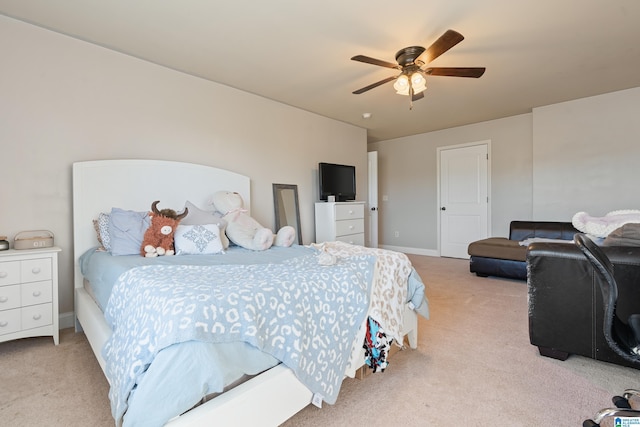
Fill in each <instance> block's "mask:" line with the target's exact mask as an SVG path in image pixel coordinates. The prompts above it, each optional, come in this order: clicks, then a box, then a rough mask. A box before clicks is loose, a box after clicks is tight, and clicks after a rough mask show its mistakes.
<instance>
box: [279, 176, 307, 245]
mask: <svg viewBox="0 0 640 427" xmlns="http://www.w3.org/2000/svg"><path fill="white" fill-rule="evenodd" d="M273 205H274V207H275V211H276V230H275V231H276V232H277V231H278V230H279V229H280V228H282V227H284V226H285V225H290V226H292V227H293V228H295V229H296V240H295V241H294V242H293V243H294V244H296V245H302V230H301V229H300V208H299V206H298V186H297V185H290V184H273Z"/></svg>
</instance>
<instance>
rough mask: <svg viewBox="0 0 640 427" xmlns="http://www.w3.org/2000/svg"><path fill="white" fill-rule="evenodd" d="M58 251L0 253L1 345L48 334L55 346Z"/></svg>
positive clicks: (57, 335) (56, 331) (52, 249)
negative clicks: (10, 341) (5, 342)
mask: <svg viewBox="0 0 640 427" xmlns="http://www.w3.org/2000/svg"><path fill="white" fill-rule="evenodd" d="M58 252H60V248H57V247H51V248H44V249H25V250H15V249H9V250H7V251H0V342H4V341H9V340H14V339H18V338H27V337H37V336H43V335H51V336H52V337H53V342H54V343H55V344H56V345H58V341H59V331H58Z"/></svg>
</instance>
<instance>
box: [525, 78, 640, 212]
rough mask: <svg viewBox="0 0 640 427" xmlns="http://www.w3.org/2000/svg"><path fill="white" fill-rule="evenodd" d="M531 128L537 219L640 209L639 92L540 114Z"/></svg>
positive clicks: (579, 102)
mask: <svg viewBox="0 0 640 427" xmlns="http://www.w3.org/2000/svg"><path fill="white" fill-rule="evenodd" d="M533 124H534V127H533V129H534V132H533V148H534V149H533V202H534V203H533V217H534V218H548V219H551V220H566V218H572V217H573V215H574V214H575V213H576V212H587V213H589V214H590V215H592V216H602V215H605V214H606V213H607V212H611V211H615V210H620V209H640V191H638V184H639V182H640V169H639V165H640V88H635V89H629V90H624V91H619V92H613V93H608V94H605V95H601V96H594V97H589V98H584V99H578V100H575V101H570V102H563V103H561V104H555V105H549V106H546V107H541V108H536V109H534V110H533ZM558 183H562V185H558Z"/></svg>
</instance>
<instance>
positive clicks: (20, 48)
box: [0, 16, 367, 314]
mask: <svg viewBox="0 0 640 427" xmlns="http://www.w3.org/2000/svg"><path fill="white" fill-rule="evenodd" d="M0 58H2V66H0V159H1V160H2V176H3V184H1V185H0V200H1V202H0V234H7V235H8V236H9V238H10V239H11V238H13V236H14V235H15V234H16V233H18V232H19V231H22V230H33V229H49V230H51V231H53V232H54V234H55V243H56V245H57V246H60V247H61V248H62V249H63V252H62V253H61V256H60V312H61V313H67V314H68V313H70V312H71V311H72V310H73V285H72V283H73V280H72V272H73V260H72V250H73V248H72V241H73V236H72V215H71V212H72V200H71V190H72V189H71V165H72V163H73V162H75V161H82V160H96V159H116V158H154V159H165V160H177V161H186V162H192V163H201V164H206V165H212V166H216V167H222V168H225V169H230V170H233V171H235V172H239V173H242V174H245V175H248V176H249V177H251V186H252V190H251V193H252V204H251V207H252V211H253V215H254V216H255V217H256V218H257V219H258V220H259V221H260V222H261V223H262V224H263V225H265V226H268V227H273V226H274V224H275V219H274V206H273V200H272V188H271V185H272V183H281V184H297V185H298V192H299V199H300V204H301V206H300V208H301V212H300V215H301V222H302V233H303V240H304V243H310V242H311V241H312V240H313V239H315V231H314V218H313V216H314V211H313V203H314V202H315V201H316V200H317V198H318V190H317V166H318V162H320V161H325V162H333V163H348V164H354V165H355V166H356V168H357V171H358V176H357V180H358V192H359V194H358V197H359V198H360V199H366V195H367V173H366V166H367V154H366V151H367V149H366V130H364V129H361V128H357V127H354V126H351V125H347V124H345V123H342V122H338V121H335V120H331V119H327V118H324V117H321V116H318V115H315V114H311V113H308V112H306V111H302V110H299V109H295V108H292V107H289V106H286V105H283V104H280V103H276V102H273V101H270V100H268V99H265V98H262V97H258V96H255V95H251V94H248V93H245V92H241V91H238V90H236V89H232V88H229V87H226V86H223V85H219V84H215V83H212V82H209V81H205V80H203V79H200V78H196V77H192V76H189V75H186V74H183V73H180V72H176V71H173V70H170V69H166V68H163V67H160V66H157V65H154V64H151V63H148V62H144V61H141V60H138V59H135V58H132V57H130V56H126V55H122V54H119V53H117V52H114V51H111V50H108V49H104V48H101V47H97V46H95V45H91V44H88V43H85V42H82V41H78V40H75V39H72V38H69V37H66V36H63V35H59V34H56V33H53V32H50V31H47V30H43V29H40V28H38V27H35V26H32V25H29V24H25V23H22V22H20V21H16V20H13V19H10V18H6V17H2V16H0ZM149 179H153V177H149ZM123 191H126V189H123ZM177 208H179V207H177Z"/></svg>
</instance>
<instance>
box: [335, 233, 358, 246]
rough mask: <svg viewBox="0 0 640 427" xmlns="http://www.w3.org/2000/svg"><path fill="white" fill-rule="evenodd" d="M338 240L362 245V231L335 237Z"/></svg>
mask: <svg viewBox="0 0 640 427" xmlns="http://www.w3.org/2000/svg"><path fill="white" fill-rule="evenodd" d="M336 240H337V241H339V242H345V243H349V244H352V245H360V246H364V233H359V234H350V235H348V236H340V237H338V238H336Z"/></svg>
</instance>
